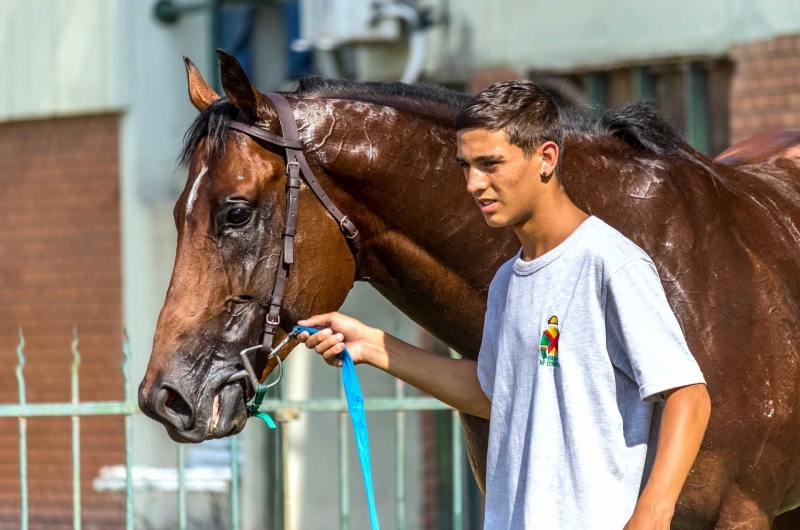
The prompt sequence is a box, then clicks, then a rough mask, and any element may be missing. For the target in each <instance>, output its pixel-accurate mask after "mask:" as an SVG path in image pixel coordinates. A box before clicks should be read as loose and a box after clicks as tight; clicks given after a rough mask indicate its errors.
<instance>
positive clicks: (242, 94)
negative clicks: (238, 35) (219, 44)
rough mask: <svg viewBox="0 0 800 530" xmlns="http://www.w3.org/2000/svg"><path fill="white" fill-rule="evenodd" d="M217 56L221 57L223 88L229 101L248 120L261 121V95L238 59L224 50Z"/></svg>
mask: <svg viewBox="0 0 800 530" xmlns="http://www.w3.org/2000/svg"><path fill="white" fill-rule="evenodd" d="M217 56H218V57H219V68H220V77H221V79H222V88H223V90H225V94H227V95H228V99H230V100H231V101H232V102H233V104H234V105H236V108H237V109H239V112H241V113H242V114H243V115H244V116H245V117H246V118H247V119H248V120H250V121H252V122H257V121H259V117H258V108H259V99H260V97H261V94H259V93H258V91H257V90H256V89H255V87H253V85H251V84H250V80H249V79H248V78H247V74H246V73H245V72H244V68H242V65H241V64H239V61H237V60H236V57H234V56H233V55H231V54H230V53H228V52H226V51H225V50H223V49H222V48H217Z"/></svg>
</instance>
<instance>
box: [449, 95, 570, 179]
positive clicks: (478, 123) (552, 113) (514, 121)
mask: <svg viewBox="0 0 800 530" xmlns="http://www.w3.org/2000/svg"><path fill="white" fill-rule="evenodd" d="M463 129H488V130H490V131H499V130H504V131H505V133H506V136H507V137H508V142H509V143H510V144H512V145H516V146H517V147H519V148H520V149H522V152H523V153H524V154H525V156H526V157H528V158H530V157H532V156H533V153H534V152H535V151H536V149H537V148H538V147H539V146H540V145H542V144H543V143H544V142H547V141H550V142H554V143H555V144H556V145H557V146H558V162H557V164H556V177H557V178H559V177H558V176H559V171H560V170H561V153H562V152H563V150H564V125H563V122H562V119H561V112H560V110H559V106H558V103H556V101H555V99H553V97H552V96H551V95H550V94H549V93H548V92H547V91H546V90H545V89H543V88H542V87H540V86H539V85H537V84H536V83H534V82H533V81H527V80H516V81H501V82H499V83H495V84H493V85H492V86H490V87H489V88H487V89H485V90H483V91H481V92H479V93H478V94H476V95H475V96H473V98H472V99H471V100H469V102H467V104H466V105H464V106H463V107H461V110H459V111H458V115H457V116H456V130H457V131H460V130H463Z"/></svg>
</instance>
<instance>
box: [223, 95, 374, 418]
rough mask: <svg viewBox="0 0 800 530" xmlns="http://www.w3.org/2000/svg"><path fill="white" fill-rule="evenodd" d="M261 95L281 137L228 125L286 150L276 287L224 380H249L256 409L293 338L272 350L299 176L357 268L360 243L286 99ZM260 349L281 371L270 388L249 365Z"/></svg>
mask: <svg viewBox="0 0 800 530" xmlns="http://www.w3.org/2000/svg"><path fill="white" fill-rule="evenodd" d="M264 95H265V96H266V97H267V99H269V100H270V101H271V102H272V104H273V106H274V107H275V110H276V111H277V112H278V118H279V119H280V124H281V130H282V131H283V136H278V135H277V134H274V133H272V132H270V131H268V130H266V129H265V128H264V127H261V126H258V125H254V124H249V123H244V122H242V121H233V122H231V124H230V128H231V129H235V130H237V131H239V132H242V133H244V134H246V135H248V136H250V137H253V138H257V139H259V140H263V141H265V142H268V143H270V144H273V145H277V146H279V147H283V148H285V149H286V177H287V180H286V218H285V219H284V222H283V231H282V233H281V238H282V241H283V245H282V247H281V258H280V264H279V265H278V270H277V271H276V273H275V284H274V285H273V287H272V294H271V295H270V297H269V302H268V304H267V305H266V309H267V313H266V316H265V317H264V328H263V331H262V332H261V338H260V343H261V344H260V346H252V347H250V348H245V349H244V350H242V351H241V352H240V353H239V357H240V358H241V360H242V364H243V365H244V370H240V371H238V372H236V373H235V374H233V375H232V376H231V377H230V378H228V380H227V381H236V380H238V379H248V380H249V381H250V384H251V385H252V386H253V390H254V391H256V398H255V399H254V402H253V405H256V407H255V410H257V409H258V405H260V403H261V399H263V394H264V392H265V391H266V389H267V388H269V387H270V386H274V385H275V384H277V383H278V381H280V378H281V377H282V376H283V365H282V364H281V359H280V357H279V356H278V351H279V350H280V349H281V348H282V347H283V346H285V345H286V344H287V343H288V342H289V340H290V339H291V338H292V337H291V336H287V337H286V339H284V340H283V341H282V342H281V343H280V344H279V345H278V346H276V347H275V348H274V349H273V348H272V341H273V339H274V337H275V333H276V332H277V330H278V326H279V325H280V321H281V318H280V312H281V307H282V306H283V293H284V290H285V287H286V278H287V277H288V276H289V269H290V268H291V265H292V263H293V262H294V237H295V233H296V230H297V206H298V203H297V198H298V195H299V193H300V179H301V177H302V179H303V180H305V182H306V185H308V187H309V188H310V189H311V191H312V192H314V195H316V196H317V199H319V201H320V202H321V203H322V205H323V206H324V207H325V209H327V210H328V213H330V214H331V216H332V217H333V218H334V219H335V220H336V223H337V224H338V225H339V229H340V230H341V231H342V233H343V234H344V237H345V239H346V240H347V244H348V246H349V247H350V251H351V252H352V253H353V257H354V258H355V260H356V265H358V258H359V241H360V235H359V233H358V230H357V229H356V227H355V225H354V224H353V222H352V221H350V219H348V218H347V216H346V215H344V214H343V213H342V212H341V211H340V210H339V209H338V208H337V207H336V205H335V204H333V202H331V200H330V199H329V198H328V195H327V194H326V193H325V190H323V189H322V186H320V184H319V182H317V179H316V177H315V176H314V173H313V172H312V171H311V168H310V167H309V166H308V162H307V161H306V157H305V155H304V154H303V142H302V141H301V140H300V135H299V134H298V132H297V123H296V122H295V119H294V113H293V112H292V107H291V106H290V105H289V102H288V101H287V100H286V98H285V97H283V96H282V95H280V94H278V93H276V92H269V93H267V94H264ZM259 350H260V351H261V352H262V353H264V354H266V355H267V359H269V358H270V357H273V356H274V357H275V358H276V359H277V360H278V366H279V369H280V372H279V374H278V375H279V377H278V380H276V381H274V382H272V383H270V384H269V385H261V384H259V381H258V375H257V374H256V373H255V371H254V370H253V366H252V364H251V363H250V359H249V354H250V352H254V351H259ZM256 402H257V403H256ZM250 409H251V406H249V407H248V412H250V413H251V415H252V413H253V411H252V410H250Z"/></svg>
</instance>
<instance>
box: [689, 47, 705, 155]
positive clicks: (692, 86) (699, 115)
mask: <svg viewBox="0 0 800 530" xmlns="http://www.w3.org/2000/svg"><path fill="white" fill-rule="evenodd" d="M707 84H708V81H707V75H706V69H705V67H704V66H703V64H702V63H696V62H688V63H686V64H684V68H683V109H684V113H685V114H684V123H685V124H686V139H687V140H688V141H689V143H690V144H691V145H692V147H694V148H695V149H697V150H698V151H700V152H701V153H703V154H708V90H707Z"/></svg>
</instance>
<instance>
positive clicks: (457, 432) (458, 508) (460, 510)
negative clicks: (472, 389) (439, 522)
mask: <svg viewBox="0 0 800 530" xmlns="http://www.w3.org/2000/svg"><path fill="white" fill-rule="evenodd" d="M452 414H453V530H461V529H462V527H463V524H464V507H463V498H464V497H463V493H462V490H463V485H464V479H463V467H462V465H463V463H464V462H463V460H464V456H463V451H462V445H461V418H460V417H459V415H458V411H457V410H454V411H453V412H452Z"/></svg>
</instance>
